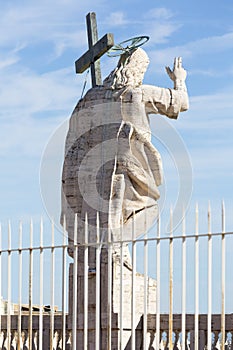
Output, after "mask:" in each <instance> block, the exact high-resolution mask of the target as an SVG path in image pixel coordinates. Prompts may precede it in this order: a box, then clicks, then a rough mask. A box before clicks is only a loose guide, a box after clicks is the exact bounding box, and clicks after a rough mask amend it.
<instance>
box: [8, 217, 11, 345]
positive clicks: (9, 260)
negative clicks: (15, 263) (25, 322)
mask: <svg viewBox="0 0 233 350" xmlns="http://www.w3.org/2000/svg"><path fill="white" fill-rule="evenodd" d="M7 265H8V269H7V275H8V283H7V288H8V290H7V346H8V349H10V348H11V223H10V221H9V223H8V264H7Z"/></svg>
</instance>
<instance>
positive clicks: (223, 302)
mask: <svg viewBox="0 0 233 350" xmlns="http://www.w3.org/2000/svg"><path fill="white" fill-rule="evenodd" d="M225 232H226V228H225V204H224V202H222V311H221V333H222V344H221V350H223V349H225V342H226V339H225V338H226V337H225V280H226V260H225V254H226V247H225V244H226V243H225Z"/></svg>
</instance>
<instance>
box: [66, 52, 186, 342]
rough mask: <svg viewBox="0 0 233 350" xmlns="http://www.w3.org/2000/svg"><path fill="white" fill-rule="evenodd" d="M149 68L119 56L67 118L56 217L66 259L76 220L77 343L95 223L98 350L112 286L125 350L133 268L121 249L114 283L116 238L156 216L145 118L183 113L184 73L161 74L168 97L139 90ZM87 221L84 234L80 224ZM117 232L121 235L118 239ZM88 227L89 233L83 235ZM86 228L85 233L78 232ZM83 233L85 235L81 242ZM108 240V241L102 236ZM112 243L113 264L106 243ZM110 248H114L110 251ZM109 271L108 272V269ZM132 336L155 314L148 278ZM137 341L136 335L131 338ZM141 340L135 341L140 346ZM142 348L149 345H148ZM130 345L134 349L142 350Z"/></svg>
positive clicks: (91, 299) (157, 171)
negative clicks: (65, 240) (65, 237)
mask: <svg viewBox="0 0 233 350" xmlns="http://www.w3.org/2000/svg"><path fill="white" fill-rule="evenodd" d="M148 63H149V60H148V57H147V55H146V53H145V52H144V51H143V50H142V49H140V48H139V49H136V50H135V51H133V52H131V53H130V54H124V55H122V56H121V58H120V61H119V63H118V66H117V68H116V69H115V70H114V71H113V72H112V73H111V74H110V75H109V76H108V77H107V78H106V79H105V81H104V84H103V86H98V87H95V88H92V89H91V90H89V91H88V92H87V94H86V95H85V96H84V98H83V99H82V100H80V101H79V102H78V104H77V106H76V108H75V110H74V112H73V114H72V116H71V119H70V125H69V131H68V134H67V139H66V148H65V160H64V166H63V174H62V215H61V218H62V219H63V217H64V215H65V216H66V224H67V226H66V227H67V230H68V234H69V246H70V254H71V255H72V254H73V252H72V246H73V239H74V221H75V214H77V217H78V230H77V241H78V243H79V244H80V245H79V248H78V272H77V276H75V278H77V283H78V292H77V327H78V329H77V334H78V337H77V341H78V344H79V345H80V344H82V341H83V327H84V325H83V318H84V309H83V308H84V249H85V248H84V243H87V241H88V242H92V243H93V242H96V241H97V229H96V221H97V214H98V218H99V228H100V230H99V233H100V237H99V239H100V241H101V242H103V245H102V250H101V256H100V285H101V287H100V290H101V294H100V298H101V306H100V308H101V310H100V319H101V335H102V337H101V342H102V343H101V346H102V349H107V343H106V334H107V327H108V324H107V309H106V307H107V305H108V302H109V293H108V292H109V290H108V287H109V284H108V281H109V280H110V281H112V284H111V292H112V293H111V295H112V298H111V300H110V302H111V309H112V315H111V316H112V338H111V341H112V349H118V348H119V346H120V345H119V315H120V312H121V310H120V293H121V288H123V289H122V291H123V328H124V332H123V348H125V349H128V348H131V345H130V341H131V340H130V336H131V332H130V328H131V317H132V315H131V302H132V289H133V286H132V273H133V272H132V268H131V259H130V256H129V251H128V247H127V246H126V245H124V246H123V249H124V251H123V271H122V280H121V273H120V272H121V261H120V257H121V251H120V247H121V244H120V243H119V241H120V240H121V238H123V239H130V238H134V239H135V238H136V237H137V236H138V235H140V234H142V233H144V232H146V230H148V229H149V227H150V226H151V224H152V223H153V221H154V220H155V219H156V216H157V212H158V210H157V200H158V199H159V190H158V186H159V185H160V184H161V183H162V163H161V158H160V154H159V152H158V151H157V150H156V149H155V147H154V146H153V144H152V143H151V131H150V126H149V114H156V113H160V114H163V115H166V116H167V117H169V118H177V117H178V114H179V112H181V111H185V110H186V109H187V108H188V96H187V91H186V86H185V78H186V72H185V70H184V69H183V68H182V62H181V59H180V58H179V59H175V62H174V68H173V70H171V69H170V68H167V72H168V75H169V76H170V78H171V79H172V80H173V81H174V89H164V88H159V87H155V86H149V85H143V84H142V79H143V76H144V73H145V71H146V68H147V65H148ZM86 217H87V218H88V226H87V225H86V224H85V218H86ZM121 225H122V226H123V230H122V231H121ZM87 227H88V229H87ZM85 228H86V229H85ZM85 232H87V235H86V237H85ZM109 233H110V235H109ZM109 239H110V240H112V242H111V243H112V248H113V249H112V256H111V257H110V258H111V259H110V260H109V255H108V254H109V251H108V249H107V248H108V247H107V244H106V242H107V241H108V240H109ZM114 242H115V243H114ZM109 263H110V264H111V265H110V267H109V265H108V264H109ZM88 265H89V269H91V271H95V268H96V251H95V247H93V246H92V247H89V248H88ZM69 278H70V282H69V287H70V294H69V311H70V312H69V314H70V315H71V314H72V309H73V307H74V305H73V304H72V300H73V297H72V293H73V287H72V286H73V278H74V276H73V272H72V266H71V267H70V276H69ZM134 280H135V286H134V288H135V295H136V303H135V328H137V326H138V324H137V323H139V321H140V319H141V316H142V315H143V313H144V298H147V304H148V310H147V312H148V313H151V314H153V313H155V310H156V282H155V281H154V280H153V279H151V278H148V280H147V283H148V289H147V293H146V295H145V293H144V291H145V289H144V283H145V279H144V276H143V275H141V274H138V273H137V274H136V275H135V276H134ZM95 291H96V275H95V274H89V275H88V334H89V335H88V337H89V338H88V347H89V348H90V349H92V348H93V349H95V337H94V335H95V317H96V295H95ZM136 338H137V335H136ZM140 339H141V338H140ZM148 339H150V334H149V333H148ZM148 346H149V345H148ZM141 348H142V344H141V341H140V340H137V339H136V349H141Z"/></svg>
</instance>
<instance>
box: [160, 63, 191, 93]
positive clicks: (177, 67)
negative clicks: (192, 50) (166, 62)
mask: <svg viewBox="0 0 233 350" xmlns="http://www.w3.org/2000/svg"><path fill="white" fill-rule="evenodd" d="M165 68H166V71H167V74H168V75H169V77H170V79H171V80H172V81H174V85H175V89H180V88H184V86H185V85H184V82H185V79H186V77H187V72H186V70H185V69H184V68H183V67H182V58H181V57H176V58H175V59H174V66H173V70H171V68H170V67H165Z"/></svg>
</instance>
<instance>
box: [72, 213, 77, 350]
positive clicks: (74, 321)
mask: <svg viewBox="0 0 233 350" xmlns="http://www.w3.org/2000/svg"><path fill="white" fill-rule="evenodd" d="M77 235H78V217H77V214H75V219H74V239H73V242H74V265H73V314H72V350H76V349H77V297H78V296H77V291H78V279H77V278H78V244H77V238H78V237H77Z"/></svg>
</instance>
